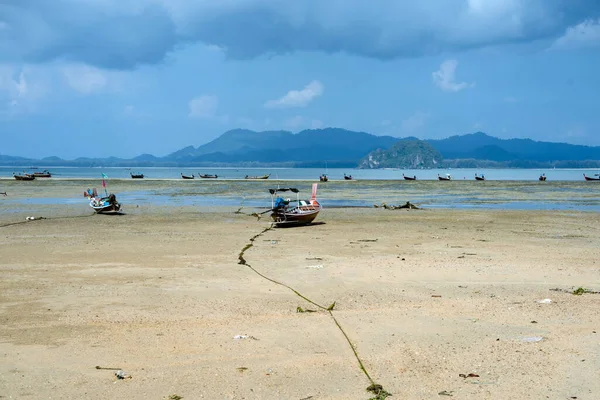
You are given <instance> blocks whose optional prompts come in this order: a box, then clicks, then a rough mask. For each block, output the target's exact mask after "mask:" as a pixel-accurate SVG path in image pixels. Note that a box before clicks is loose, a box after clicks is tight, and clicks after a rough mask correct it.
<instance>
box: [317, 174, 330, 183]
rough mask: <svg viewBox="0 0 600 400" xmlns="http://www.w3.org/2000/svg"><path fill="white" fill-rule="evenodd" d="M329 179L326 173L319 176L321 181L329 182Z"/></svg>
mask: <svg viewBox="0 0 600 400" xmlns="http://www.w3.org/2000/svg"><path fill="white" fill-rule="evenodd" d="M328 180H329V177H328V176H327V175H325V174H323V175H321V176H320V177H319V181H320V182H327V181H328Z"/></svg>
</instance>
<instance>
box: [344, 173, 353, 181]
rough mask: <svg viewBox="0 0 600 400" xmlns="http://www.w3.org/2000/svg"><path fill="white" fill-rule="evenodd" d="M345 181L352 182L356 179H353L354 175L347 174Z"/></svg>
mask: <svg viewBox="0 0 600 400" xmlns="http://www.w3.org/2000/svg"><path fill="white" fill-rule="evenodd" d="M344 179H345V180H347V181H351V180H352V179H354V178H352V175H346V174H344Z"/></svg>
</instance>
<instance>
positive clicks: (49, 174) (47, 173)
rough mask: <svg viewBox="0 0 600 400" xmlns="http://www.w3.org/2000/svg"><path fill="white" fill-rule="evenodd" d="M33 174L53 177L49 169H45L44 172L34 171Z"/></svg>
mask: <svg viewBox="0 0 600 400" xmlns="http://www.w3.org/2000/svg"><path fill="white" fill-rule="evenodd" d="M32 175H33V176H35V177H36V178H51V177H52V174H51V173H50V171H48V170H47V169H45V170H43V171H42V172H34V173H33V174H32Z"/></svg>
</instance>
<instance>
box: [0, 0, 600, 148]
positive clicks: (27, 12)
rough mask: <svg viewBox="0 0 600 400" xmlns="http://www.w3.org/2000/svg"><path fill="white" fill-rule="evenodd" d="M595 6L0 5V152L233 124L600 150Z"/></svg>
mask: <svg viewBox="0 0 600 400" xmlns="http://www.w3.org/2000/svg"><path fill="white" fill-rule="evenodd" d="M598 71H600V1H598V0H444V1H440V0H419V1H414V0H362V1H358V0H295V1H289V0H219V1H214V0H210V1H209V0H86V1H82V0H53V1H48V0H0V138H1V140H0V154H4V155H13V156H26V157H35V158H41V157H47V156H59V157H61V158H65V159H74V158H77V157H108V156H116V157H123V158H130V157H134V156H137V155H140V154H145V153H148V154H153V155H155V156H165V155H167V154H169V153H172V152H174V151H176V150H179V149H181V148H183V147H185V146H189V145H192V146H194V147H197V146H199V145H202V144H204V143H207V142H209V141H211V140H213V139H215V138H217V137H218V136H219V135H221V134H222V133H224V132H226V131H227V130H230V129H236V128H244V129H252V130H255V131H266V130H281V129H283V130H289V131H292V132H299V131H301V130H303V129H311V128H324V127H340V128H345V129H349V130H355V131H364V132H369V133H372V134H376V135H390V136H395V137H399V138H400V137H407V136H414V137H418V138H421V139H438V138H446V137H449V136H452V135H462V134H467V133H472V132H476V131H483V132H486V133H487V134H489V135H491V136H495V137H499V138H505V139H507V138H531V139H534V140H543V141H552V142H566V143H573V144H586V145H594V146H598V145H600V101H599V100H600V73H598Z"/></svg>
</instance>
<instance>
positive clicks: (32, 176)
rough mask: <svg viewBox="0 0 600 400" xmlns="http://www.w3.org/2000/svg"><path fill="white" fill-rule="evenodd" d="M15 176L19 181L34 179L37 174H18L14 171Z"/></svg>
mask: <svg viewBox="0 0 600 400" xmlns="http://www.w3.org/2000/svg"><path fill="white" fill-rule="evenodd" d="M13 176H14V177H15V179H16V180H18V181H32V180H34V179H35V176H34V175H33V174H23V175H17V174H14V173H13Z"/></svg>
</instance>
